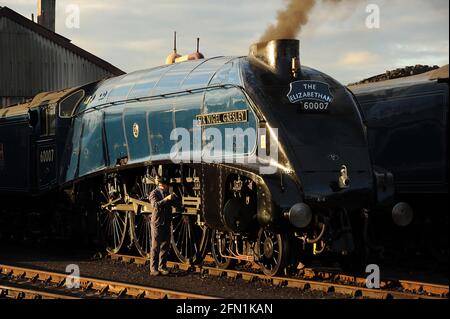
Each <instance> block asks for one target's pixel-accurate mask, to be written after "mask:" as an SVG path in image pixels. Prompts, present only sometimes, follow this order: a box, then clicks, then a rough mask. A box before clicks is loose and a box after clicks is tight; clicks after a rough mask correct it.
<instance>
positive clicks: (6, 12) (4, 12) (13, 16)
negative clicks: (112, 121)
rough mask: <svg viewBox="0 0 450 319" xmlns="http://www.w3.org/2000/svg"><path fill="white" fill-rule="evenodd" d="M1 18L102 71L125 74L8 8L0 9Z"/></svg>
mask: <svg viewBox="0 0 450 319" xmlns="http://www.w3.org/2000/svg"><path fill="white" fill-rule="evenodd" d="M1 17H5V18H8V19H10V20H12V21H14V22H15V23H17V24H19V25H21V26H23V27H25V28H27V29H29V30H31V31H33V32H35V33H37V34H39V35H40V36H42V37H45V38H47V39H49V40H50V41H52V42H54V43H56V44H58V45H60V46H61V47H63V48H66V49H67V50H69V51H71V52H73V53H74V54H76V55H78V56H80V57H82V58H85V59H86V60H88V61H90V62H92V63H93V64H95V65H97V66H99V67H101V68H103V69H104V70H106V71H108V72H110V73H112V74H114V75H122V74H124V73H125V72H124V71H122V70H120V69H119V68H117V67H115V66H114V65H112V64H111V63H109V62H106V61H105V60H103V59H101V58H99V57H97V56H95V55H93V54H92V53H89V52H87V51H86V50H83V49H82V48H80V47H78V46H76V45H74V44H72V43H71V40H69V39H67V38H65V37H63V36H62V35H60V34H57V33H55V32H53V31H51V30H49V29H47V28H45V27H43V26H41V25H40V24H38V23H35V22H33V21H31V20H30V19H28V18H26V17H24V16H23V15H21V14H19V13H17V12H16V11H14V10H11V9H10V8H8V7H0V18H1Z"/></svg>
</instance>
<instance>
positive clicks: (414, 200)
mask: <svg viewBox="0 0 450 319" xmlns="http://www.w3.org/2000/svg"><path fill="white" fill-rule="evenodd" d="M402 71H403V70H402V69H400V70H399V73H400V75H401V73H402ZM409 72H411V71H409ZM380 78H386V76H383V75H381V76H380ZM369 81H371V79H369ZM349 88H350V89H351V90H352V91H353V92H354V93H355V95H356V97H357V99H358V101H359V103H360V105H361V110H362V114H363V117H364V122H365V125H366V127H367V132H368V133H367V135H368V141H369V151H370V153H371V157H372V160H373V162H374V164H375V165H377V166H380V167H383V168H385V169H387V170H389V171H390V172H392V173H393V177H394V185H395V199H396V200H397V201H401V202H407V203H408V205H410V206H411V209H410V214H404V215H402V216H401V217H400V216H393V217H394V220H395V223H396V224H398V225H407V224H410V225H409V227H408V228H407V229H408V231H409V232H410V234H405V232H404V231H403V232H400V231H399V229H396V230H394V231H392V232H391V233H393V234H396V235H397V236H396V237H397V238H393V237H392V236H387V234H388V229H387V228H386V226H387V225H389V224H388V223H386V222H384V223H382V225H384V227H385V232H384V235H383V237H384V241H385V242H390V243H394V242H395V243H396V246H403V247H404V248H405V247H408V246H412V247H410V248H411V249H416V250H417V248H418V247H422V248H421V249H422V250H425V251H427V252H433V251H435V253H434V254H436V252H437V251H438V250H441V251H444V252H445V251H446V252H445V253H444V254H446V255H447V258H446V259H447V260H448V235H447V229H448V173H449V170H448V165H449V158H448V126H449V118H448V103H449V99H448V89H449V71H448V65H446V66H444V67H442V68H438V69H436V70H432V71H429V72H425V73H422V74H417V75H413V76H402V77H400V78H396V79H386V80H382V81H375V82H372V83H360V84H357V85H351V86H350V87H349ZM379 227H381V225H380V226H379ZM398 237H401V238H398ZM402 242H403V244H402Z"/></svg>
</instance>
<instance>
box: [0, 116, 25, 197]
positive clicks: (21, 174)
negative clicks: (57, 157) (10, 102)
mask: <svg viewBox="0 0 450 319" xmlns="http://www.w3.org/2000/svg"><path fill="white" fill-rule="evenodd" d="M28 123H29V122H28V114H26V115H25V114H24V115H20V116H15V117H12V118H0V191H2V192H28V191H29V190H30V188H31V187H32V185H31V184H30V175H31V174H30V173H31V172H30V151H31V150H30V140H31V134H32V129H31V128H30V126H29V124H28Z"/></svg>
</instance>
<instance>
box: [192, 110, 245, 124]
mask: <svg viewBox="0 0 450 319" xmlns="http://www.w3.org/2000/svg"><path fill="white" fill-rule="evenodd" d="M197 122H198V125H199V126H210V125H222V124H229V123H244V122H248V110H240V111H231V112H219V113H208V114H202V115H197Z"/></svg>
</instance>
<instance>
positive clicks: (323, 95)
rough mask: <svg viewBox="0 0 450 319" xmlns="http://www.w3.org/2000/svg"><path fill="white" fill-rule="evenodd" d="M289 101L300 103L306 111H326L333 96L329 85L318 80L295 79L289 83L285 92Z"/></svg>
mask: <svg viewBox="0 0 450 319" xmlns="http://www.w3.org/2000/svg"><path fill="white" fill-rule="evenodd" d="M287 97H288V99H289V102H291V103H292V104H300V105H301V110H302V111H306V112H326V111H328V110H329V106H330V104H331V103H332V102H333V100H334V97H333V95H332V94H331V91H330V86H329V85H328V84H327V83H325V82H320V81H296V82H292V83H291V84H290V90H289V93H288V94H287Z"/></svg>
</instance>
